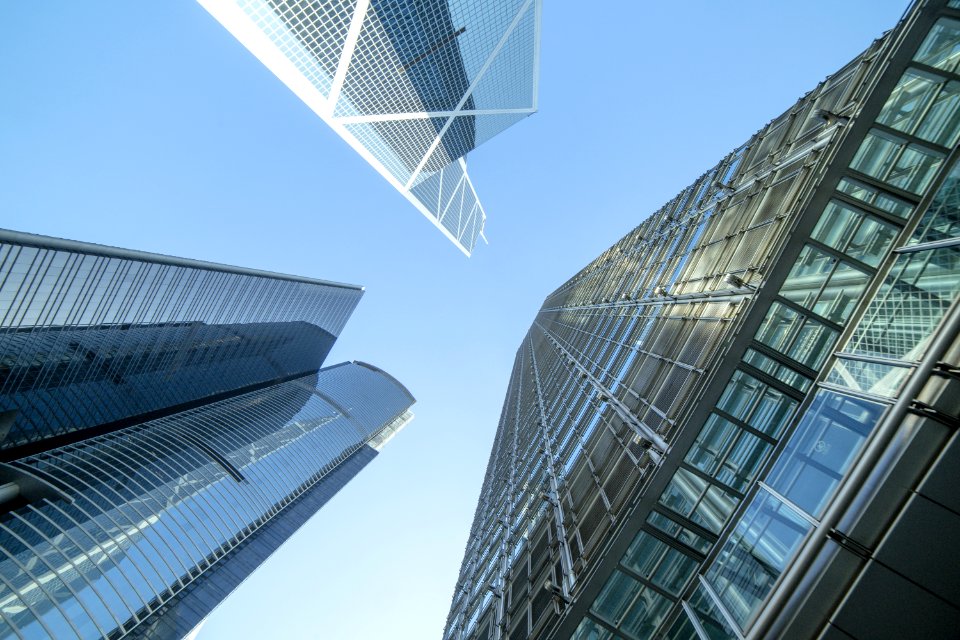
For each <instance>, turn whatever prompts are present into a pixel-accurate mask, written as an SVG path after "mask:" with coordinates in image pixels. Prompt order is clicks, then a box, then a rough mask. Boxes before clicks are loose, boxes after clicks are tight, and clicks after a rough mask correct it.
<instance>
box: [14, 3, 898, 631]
mask: <svg viewBox="0 0 960 640" xmlns="http://www.w3.org/2000/svg"><path fill="white" fill-rule="evenodd" d="M905 8H906V2H905V1H904V0H892V1H891V0H805V1H804V2H770V1H769V0H745V1H742V2H712V1H709V2H708V1H706V0H694V1H692V2H675V3H665V2H641V1H637V0H619V1H617V2H603V3H600V2H597V3H583V2H573V1H572V0H567V1H565V2H559V1H555V2H547V3H546V7H545V8H544V12H543V39H542V70H541V71H542V74H541V82H540V109H541V110H540V113H538V114H536V115H534V116H532V117H531V118H528V119H527V120H524V121H523V122H521V123H520V124H519V125H517V126H515V127H513V128H512V129H509V130H508V131H506V132H504V133H503V134H501V135H500V136H499V137H497V138H495V139H493V140H492V141H490V142H488V143H487V144H486V145H485V146H483V147H481V148H480V149H479V150H477V151H476V152H474V153H472V154H471V155H470V158H469V165H470V171H471V175H472V178H473V180H474V184H475V185H476V188H477V191H478V193H479V195H480V197H481V199H482V201H483V202H484V205H485V207H486V210H487V213H488V216H489V220H488V224H487V231H486V235H487V237H488V238H489V239H490V243H491V244H490V246H484V245H482V244H481V245H478V247H477V250H476V252H475V254H474V257H473V258H471V259H469V260H468V259H466V258H464V257H463V255H462V254H461V253H460V252H459V251H458V250H456V249H455V248H454V247H453V246H452V245H451V244H449V243H448V241H447V240H446V239H444V238H443V236H442V235H441V234H440V233H439V232H438V231H436V230H435V229H434V228H433V227H432V226H431V225H430V224H429V223H428V222H427V221H426V220H425V219H423V218H422V217H421V216H420V214H419V213H417V212H416V211H415V210H414V209H413V208H412V207H411V206H410V205H409V204H408V203H407V202H406V201H405V200H404V199H403V198H402V197H401V196H400V195H399V194H397V193H396V192H395V191H394V190H393V189H392V188H391V187H390V186H389V185H387V183H386V182H385V181H384V180H382V179H381V178H380V177H379V176H378V175H377V174H376V173H375V172H374V171H373V170H372V169H371V168H370V167H369V166H367V165H366V164H365V163H364V162H363V161H362V160H361V159H360V158H359V157H358V156H357V155H356V154H355V153H353V152H352V151H351V150H350V149H349V148H348V147H347V145H346V144H345V143H344V142H343V141H341V140H340V139H339V138H338V137H337V136H336V135H335V134H333V133H332V132H331V131H329V130H328V129H327V127H326V126H325V125H324V124H323V123H322V122H321V121H320V120H319V119H318V118H317V117H315V116H314V115H313V113H311V112H310V111H309V110H308V109H307V108H306V107H305V106H303V105H302V104H301V103H300V102H299V101H298V100H297V99H296V98H295V97H294V96H293V94H292V93H290V92H289V91H288V90H287V89H286V88H285V87H284V86H283V85H281V84H280V82H279V81H277V80H276V79H275V78H274V77H273V76H272V75H271V74H270V73H269V72H267V70H266V69H265V68H264V67H263V66H262V65H261V64H260V63H259V62H258V61H257V60H255V59H254V58H253V57H252V56H251V55H250V54H249V53H248V52H247V51H246V50H245V49H243V48H242V47H241V46H240V45H239V44H238V43H237V42H236V41H235V40H234V39H233V38H232V37H231V36H230V35H229V34H228V33H227V32H226V31H225V30H224V29H223V28H222V27H220V25H219V24H217V23H216V22H215V21H214V20H213V19H212V18H211V17H210V16H209V15H207V14H206V12H205V11H204V10H203V9H202V8H201V7H200V6H199V5H197V4H194V3H192V2H190V1H189V0H181V1H173V0H167V1H163V2H132V1H129V0H128V1H121V0H114V1H107V0H99V1H96V2H68V1H66V0H60V1H59V2H56V1H47V2H8V3H6V5H5V6H4V12H3V14H4V35H3V37H2V38H0V96H2V99H0V150H2V153H0V226H2V227H6V228H11V229H16V230H21V231H30V232H34V233H42V234H48V235H54V236H60V237H66V238H72V239H77V240H86V241H92V242H99V243H104V244H110V245H116V246H121V247H129V248H135V249H142V250H147V251H156V252H160V253H166V254H172V255H178V256H185V257H191V258H199V259H204V260H212V261H216V262H225V263H230V264H236V265H243V266H249V267H256V268H261V269H269V270H273V271H281V272H287V273H294V274H300V275H305V276H313V277H318V278H326V279H332V280H339V281H344V282H351V283H357V284H362V285H364V286H366V287H367V294H366V296H365V297H364V299H363V301H362V302H361V304H360V306H359V308H358V309H357V311H356V313H355V314H354V316H353V319H352V320H351V321H350V322H349V323H348V324H347V328H346V329H345V331H344V333H343V334H342V337H341V339H340V341H339V342H338V343H337V346H336V347H335V348H334V352H333V353H332V354H331V357H330V360H329V362H330V363H335V362H338V361H343V360H351V359H360V360H365V361H368V362H371V363H373V364H376V365H378V366H380V367H383V368H384V369H386V370H387V371H389V372H390V373H392V374H393V375H395V376H396V377H397V378H398V379H399V380H401V381H402V382H404V383H405V384H406V385H407V386H408V387H409V388H410V390H411V391H412V392H413V394H414V395H415V396H417V399H418V403H417V405H416V406H415V407H414V411H415V413H416V414H417V418H416V419H415V420H414V422H413V423H412V424H411V425H410V426H408V427H407V429H406V430H405V431H404V432H402V433H401V434H400V435H399V436H398V437H397V438H395V439H394V440H393V441H391V442H390V444H389V445H388V446H387V447H386V448H385V449H384V452H383V453H382V454H381V455H380V456H379V457H378V458H377V459H376V460H374V461H373V463H372V464H371V465H370V466H369V467H367V469H365V470H364V471H363V472H362V473H361V474H360V475H359V476H358V477H357V478H356V479H355V480H353V481H352V482H351V483H350V484H349V485H348V486H347V487H346V488H345V489H344V490H343V491H341V492H340V494H339V495H338V496H337V497H336V498H335V499H334V500H333V501H332V502H330V503H329V504H328V505H327V506H326V507H324V509H323V510H322V511H321V512H320V513H319V514H318V515H317V516H316V517H314V518H313V519H312V520H311V521H310V522H309V523H308V524H307V525H306V526H305V527H304V528H303V529H301V531H300V532H298V534H297V535H296V536H295V537H294V538H293V539H291V541H290V542H289V543H288V544H287V545H286V546H285V547H284V548H283V549H282V550H281V551H280V552H278V553H277V554H276V555H275V556H274V557H273V558H272V559H271V561H270V562H268V563H267V564H266V565H265V566H264V567H263V568H261V569H260V570H259V571H258V572H257V573H256V574H254V576H253V577H251V578H250V579H249V580H248V581H247V582H246V583H245V584H244V585H242V586H241V588H240V589H238V590H237V592H235V594H234V595H233V596H232V597H231V598H230V599H229V600H228V601H227V602H226V603H224V604H223V605H222V606H221V607H220V608H219V609H218V610H217V611H216V612H215V613H214V614H213V615H212V616H211V617H210V619H209V620H208V622H207V624H206V626H205V627H204V629H203V630H202V631H201V634H200V640H221V639H223V640H226V639H230V640H232V639H235V638H263V637H275V638H324V639H327V638H329V639H335V640H340V639H349V640H377V639H381V638H389V639H398V640H429V639H436V638H439V637H440V635H441V632H442V629H443V625H444V620H445V617H446V613H447V608H448V606H449V603H450V596H451V594H452V591H453V587H454V583H455V580H456V577H457V573H458V570H459V566H460V560H461V557H462V553H463V548H464V544H465V543H466V538H467V534H468V531H469V527H470V523H471V520H472V517H473V511H474V508H475V506H476V500H477V496H478V494H479V490H480V483H481V481H482V479H483V473H484V470H485V468H486V462H487V457H488V455H489V449H490V445H491V443H492V441H493V437H494V433H495V431H496V426H497V420H498V417H499V413H500V405H501V402H502V400H503V394H504V392H505V390H506V385H507V379H508V376H509V374H510V369H511V366H512V362H513V357H514V353H515V350H516V348H517V346H518V345H519V343H520V340H521V339H522V337H523V335H524V333H525V332H526V330H527V328H528V327H529V325H530V322H531V321H532V319H533V316H534V314H535V312H536V310H537V309H538V308H539V306H540V303H541V302H542V300H543V298H544V297H545V296H546V294H547V293H549V292H550V291H552V290H553V289H554V288H556V287H557V286H558V285H559V284H561V283H562V282H563V281H564V280H566V279H567V278H569V277H570V276H571V275H572V274H573V273H575V272H576V271H577V270H578V269H579V268H580V267H582V266H583V265H584V264H585V263H586V262H588V261H589V260H590V259H592V258H593V257H595V256H596V255H597V254H598V253H600V252H601V251H602V250H603V249H605V248H606V247H608V246H609V245H611V244H612V243H613V242H615V241H616V240H617V239H618V238H620V237H621V236H622V235H623V234H625V233H626V232H627V231H629V230H630V229H631V228H633V227H634V226H636V225H637V224H638V223H639V222H640V221H641V220H643V219H644V218H645V217H646V216H647V215H648V214H649V213H650V212H652V211H654V210H655V209H657V208H658V207H659V206H660V205H661V204H663V203H664V202H665V201H667V200H669V199H670V198H671V197H673V196H674V195H675V194H676V193H677V192H678V191H680V190H681V189H682V188H683V187H685V186H686V185H687V184H689V183H690V182H692V181H693V180H694V179H695V178H696V177H697V176H698V175H700V174H701V173H702V172H703V171H705V170H706V169H708V168H709V167H710V166H712V165H713V164H714V163H715V162H716V161H718V160H719V159H720V158H721V157H722V156H723V155H725V154H726V153H728V152H729V151H730V150H731V149H732V148H734V147H735V146H737V145H739V144H740V143H742V142H744V141H745V140H747V139H748V138H749V136H750V135H751V134H753V133H754V132H755V131H756V130H757V129H759V128H760V127H761V126H762V125H763V124H764V123H766V122H767V121H768V120H770V119H771V118H773V117H775V116H776V115H778V114H780V113H781V112H783V111H784V110H786V109H787V108H788V107H789V106H790V105H791V104H792V103H793V102H794V101H795V100H796V99H797V98H798V97H799V96H800V95H802V94H803V93H805V92H806V91H808V90H810V89H812V88H813V87H814V86H815V85H816V84H817V83H818V82H819V81H820V80H821V79H822V78H823V77H824V76H825V75H827V74H829V73H831V72H833V71H834V70H836V69H838V68H839V67H840V66H841V65H842V64H844V63H846V62H847V61H848V60H849V59H850V58H852V57H853V56H854V55H856V54H857V53H858V52H859V51H860V50H862V49H863V48H865V47H866V46H867V44H868V43H869V42H870V41H871V40H872V39H873V38H875V37H877V36H879V35H880V34H881V33H882V32H883V31H884V30H886V29H888V28H890V27H892V26H893V25H894V24H895V22H896V20H897V19H898V18H899V17H900V15H901V14H902V12H903V10H904V9H905Z"/></svg>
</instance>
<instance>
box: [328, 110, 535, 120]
mask: <svg viewBox="0 0 960 640" xmlns="http://www.w3.org/2000/svg"><path fill="white" fill-rule="evenodd" d="M534 111H535V109H533V108H531V107H524V108H522V109H470V110H467V111H416V112H410V113H375V114H371V115H363V116H342V117H339V118H335V119H336V121H337V122H339V123H340V124H362V123H364V122H395V121H398V120H426V119H427V118H449V117H451V116H501V115H514V114H524V113H534Z"/></svg>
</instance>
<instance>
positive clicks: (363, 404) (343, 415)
mask: <svg viewBox="0 0 960 640" xmlns="http://www.w3.org/2000/svg"><path fill="white" fill-rule="evenodd" d="M362 293H363V290H362V288H360V287H356V286H352V285H344V284H338V283H334V282H324V281H319V280H312V279H308V278H298V277H292V276H284V275H280V274H274V273H267V272H260V271H254V270H251V269H242V268H235V267H227V266H223V265H217V264H211V263H205V262H199V261H193V260H183V259H177V258H169V257H166V256H158V255H153V254H146V253H141V252H135V251H127V250H122V249H114V248H110V247H103V246H99V245H91V244H84V243H79V242H72V241H66V240H59V239H55V238H47V237H42V236H34V235H30V234H23V233H17V232H11V231H0V345H2V347H3V348H2V351H0V353H2V356H3V360H2V362H0V436H2V439H0V637H25V638H35V637H53V638H96V637H109V638H120V637H127V636H129V637H150V638H179V637H182V636H183V635H185V634H186V633H188V632H189V631H190V630H191V629H192V628H193V627H194V626H196V625H197V624H198V623H199V622H200V621H201V620H202V619H203V618H204V617H205V616H206V615H207V614H208V613H209V612H210V611H211V610H212V609H213V608H214V607H215V606H216V605H217V604H219V602H221V601H222V600H223V598H225V597H226V596H227V595H228V594H229V593H230V591H231V590H232V589H233V588H234V587H236V586H237V585H238V584H239V583H240V582H241V581H242V580H243V579H244V578H245V577H246V576H247V575H249V574H250V573H251V572H252V571H253V570H254V569H255V568H256V567H257V566H258V565H259V564H260V563H261V562H262V561H263V560H264V559H265V558H266V557H267V556H269V555H270V553H272V552H273V551H274V550H276V549H277V547H279V546H280V544H282V543H283V542H284V540H286V539H287V538H288V537H289V536H290V534H292V533H293V532H294V531H295V530H296V529H297V528H298V527H299V526H300V525H301V524H303V523H304V522H305V521H306V520H307V519H308V518H309V517H310V516H311V515H312V514H314V513H315V512H316V511H317V510H318V509H319V508H320V507H321V506H322V505H323V504H324V503H325V502H326V501H327V500H328V499H329V498H330V497H331V496H332V495H333V494H334V493H336V491H337V490H338V489H339V488H340V487H342V486H343V485H344V484H345V483H346V482H347V481H349V480H350V478H352V477H353V476H354V475H355V474H356V473H357V472H358V471H359V470H360V469H362V468H363V466H364V465H366V464H367V463H368V462H369V461H370V460H371V459H372V458H373V457H374V456H376V454H377V452H378V451H379V450H380V448H381V447H382V446H383V445H384V444H385V442H386V441H387V440H389V439H390V437H392V436H393V434H395V433H396V432H397V431H398V430H399V429H401V428H402V427H403V426H404V425H406V424H407V423H408V422H409V421H410V419H411V418H412V413H410V410H409V409H410V407H411V405H412V404H413V402H414V399H413V397H412V396H411V395H410V393H409V392H408V391H407V390H406V389H405V388H404V387H403V385H401V384H400V383H399V382H397V381H396V380H395V379H394V378H392V377H391V376H390V375H388V374H386V373H385V372H383V371H381V370H380V369H378V368H376V367H374V366H372V365H368V364H365V363H362V362H348V363H343V364H338V365H334V366H327V367H323V366H322V365H323V363H324V359H325V357H326V355H327V353H328V352H329V350H330V348H331V346H332V344H333V342H334V340H335V339H336V337H337V335H338V334H339V332H340V330H341V329H342V328H343V326H344V324H345V322H346V321H347V319H348V318H349V316H350V314H351V313H352V311H353V309H354V308H355V307H356V305H357V303H358V302H359V299H360V297H361V295H362Z"/></svg>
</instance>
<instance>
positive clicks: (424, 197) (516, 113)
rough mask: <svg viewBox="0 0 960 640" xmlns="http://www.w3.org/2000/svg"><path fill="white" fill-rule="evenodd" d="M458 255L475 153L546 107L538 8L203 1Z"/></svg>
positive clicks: (518, 1) (515, 3) (386, 0)
mask: <svg viewBox="0 0 960 640" xmlns="http://www.w3.org/2000/svg"><path fill="white" fill-rule="evenodd" d="M200 4H201V5H203V7H204V8H206V9H207V11H209V12H210V13H211V14H212V15H213V16H214V17H215V18H216V19H217V20H218V21H219V22H220V23H221V24H223V26H224V27H226V28H227V29H228V30H229V31H230V33H232V34H233V35H234V36H235V37H236V38H237V39H238V40H239V41H240V42H241V43H242V44H243V45H244V46H245V47H246V48H247V49H249V50H250V51H251V52H252V53H253V54H254V55H255V56H256V57H257V58H258V59H259V60H260V61H261V62H262V63H263V64H264V65H266V66H267V68H268V69H270V71H272V72H273V73H274V74H275V75H276V76H277V77H278V78H279V79H280V80H281V81H282V82H283V83H284V84H286V85H287V86H288V87H289V88H290V89H291V90H292V91H293V92H294V93H295V94H296V95H297V96H298V97H299V98H300V99H301V100H303V101H304V103H306V104H307V106H309V107H310V108H311V109H312V110H313V111H314V112H315V113H316V114H317V115H318V116H320V117H321V118H322V119H323V120H324V122H326V123H327V124H328V125H330V127H331V128H332V129H333V130H334V131H336V132H337V134H338V135H339V136H340V137H342V138H343V139H344V140H346V141H347V143H349V144H350V146H352V147H353V148H354V149H355V150H356V151H357V152H358V153H359V154H360V155H361V156H362V157H363V159H364V160H366V161H367V162H369V163H370V165H371V166H373V168H374V169H376V170H377V171H378V172H379V173H380V174H381V175H382V176H383V177H384V178H386V180H387V181H388V182H390V184H391V185H393V186H394V187H395V188H396V189H397V190H398V191H400V193H402V194H403V195H404V196H405V197H406V198H407V200H409V201H410V203H411V204H413V205H414V206H415V207H416V208H417V209H418V210H419V211H420V212H421V213H422V214H423V215H424V216H426V217H427V219H428V220H430V221H431V222H432V223H433V224H434V225H435V226H436V227H437V228H438V229H440V231H441V232H442V233H443V234H444V235H445V236H446V237H447V238H448V239H450V240H451V241H452V242H453V243H454V244H456V245H457V247H459V248H460V250H461V251H463V252H464V253H466V254H467V255H470V253H471V252H472V251H473V247H474V245H475V244H476V242H477V238H478V237H480V236H481V235H482V233H483V226H484V221H485V219H486V214H485V213H484V210H483V207H482V206H481V204H480V201H479V200H478V198H477V194H476V191H475V190H474V188H473V183H472V182H471V181H470V178H469V176H468V175H467V170H466V162H465V160H464V156H465V155H466V153H467V152H468V151H470V150H471V149H473V148H474V147H476V146H477V145H479V144H481V143H482V142H484V141H486V140H488V139H489V138H491V137H493V136H495V135H496V134H498V133H500V132H501V131H503V130H504V129H506V128H507V127H509V126H511V125H513V124H515V123H517V122H519V121H520V120H522V119H523V118H525V117H527V116H528V115H530V114H531V113H533V112H535V111H536V109H537V75H538V65H539V57H538V56H539V29H540V8H541V0H496V1H482V0H337V1H335V2H324V3H318V2H310V1H308V0H200Z"/></svg>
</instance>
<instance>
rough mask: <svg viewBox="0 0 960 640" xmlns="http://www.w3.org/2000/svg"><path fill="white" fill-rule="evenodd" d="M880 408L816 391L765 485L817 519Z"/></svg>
mask: <svg viewBox="0 0 960 640" xmlns="http://www.w3.org/2000/svg"><path fill="white" fill-rule="evenodd" d="M883 409H884V406H883V405H881V404H878V403H876V402H871V401H869V400H863V399H860V398H852V397H849V396H845V395H842V394H839V393H836V392H833V391H826V390H823V391H820V392H819V393H817V395H816V397H815V398H814V400H813V402H812V403H811V405H810V408H809V409H808V410H807V412H806V413H805V414H804V416H803V419H802V420H801V421H800V424H798V425H797V430H796V432H794V434H793V436H791V438H790V442H789V443H788V444H787V448H786V450H784V452H783V453H782V454H781V455H780V458H779V460H777V464H776V465H775V466H774V468H773V469H772V470H771V471H770V475H769V477H768V478H767V484H769V485H770V486H771V487H773V488H774V489H776V490H777V491H779V492H780V494H781V495H783V496H784V497H786V498H787V499H789V500H790V501H792V502H793V503H794V504H795V505H797V506H798V507H800V508H801V509H803V510H804V511H806V512H807V513H809V514H810V515H811V516H813V517H815V518H818V517H820V514H821V513H822V511H823V509H824V508H825V507H826V505H827V503H828V501H829V500H830V498H831V497H832V496H833V493H834V491H835V490H836V488H837V486H838V485H839V484H840V481H841V480H842V479H843V476H844V474H845V473H846V472H847V470H848V469H849V468H850V467H851V465H852V464H853V462H854V460H855V458H856V456H857V454H858V453H859V452H860V449H861V448H862V446H863V443H864V442H865V441H866V438H867V436H868V435H869V434H870V430H871V429H872V428H873V426H874V425H875V424H876V423H877V420H878V419H879V418H880V415H881V414H882V413H883Z"/></svg>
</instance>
